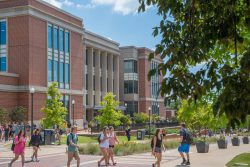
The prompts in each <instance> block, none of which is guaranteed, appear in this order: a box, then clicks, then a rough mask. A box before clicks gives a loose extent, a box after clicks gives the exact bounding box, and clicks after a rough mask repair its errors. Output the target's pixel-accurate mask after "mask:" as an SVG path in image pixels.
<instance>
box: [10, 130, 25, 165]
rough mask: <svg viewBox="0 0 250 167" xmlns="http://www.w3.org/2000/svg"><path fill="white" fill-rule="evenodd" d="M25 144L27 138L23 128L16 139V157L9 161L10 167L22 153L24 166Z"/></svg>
mask: <svg viewBox="0 0 250 167" xmlns="http://www.w3.org/2000/svg"><path fill="white" fill-rule="evenodd" d="M25 144H26V138H25V133H24V131H23V130H20V132H19V133H18V135H17V136H16V137H15V139H14V145H15V147H14V151H13V152H14V154H15V157H14V158H13V159H12V160H11V162H10V163H9V167H11V166H12V164H13V162H15V161H16V160H17V159H18V158H19V156H20V155H21V158H22V167H24V153H25Z"/></svg>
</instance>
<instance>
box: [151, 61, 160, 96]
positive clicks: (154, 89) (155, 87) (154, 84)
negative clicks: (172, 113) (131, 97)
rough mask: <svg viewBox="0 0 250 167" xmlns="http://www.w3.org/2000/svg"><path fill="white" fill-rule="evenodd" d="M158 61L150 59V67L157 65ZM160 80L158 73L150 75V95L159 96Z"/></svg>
mask: <svg viewBox="0 0 250 167" xmlns="http://www.w3.org/2000/svg"><path fill="white" fill-rule="evenodd" d="M158 65H159V64H158V63H157V62H155V61H151V63H150V68H151V69H156V68H157V67H158ZM159 82H160V80H159V74H158V73H156V74H155V75H154V76H152V77H151V94H152V97H154V98H157V97H158V96H159V89H160V83H159Z"/></svg>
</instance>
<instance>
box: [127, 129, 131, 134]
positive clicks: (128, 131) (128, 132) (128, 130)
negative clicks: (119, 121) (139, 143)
mask: <svg viewBox="0 0 250 167" xmlns="http://www.w3.org/2000/svg"><path fill="white" fill-rule="evenodd" d="M130 131H131V130H130V128H129V129H127V130H126V135H127V136H129V135H130Z"/></svg>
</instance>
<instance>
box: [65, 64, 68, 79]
mask: <svg viewBox="0 0 250 167" xmlns="http://www.w3.org/2000/svg"><path fill="white" fill-rule="evenodd" d="M65 83H67V84H69V64H68V63H65Z"/></svg>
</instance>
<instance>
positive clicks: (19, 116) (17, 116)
mask: <svg viewBox="0 0 250 167" xmlns="http://www.w3.org/2000/svg"><path fill="white" fill-rule="evenodd" d="M9 117H10V119H11V121H12V122H19V123H21V122H25V121H27V109H26V108H24V107H22V106H17V107H15V108H13V110H12V111H11V112H10V115H9Z"/></svg>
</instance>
